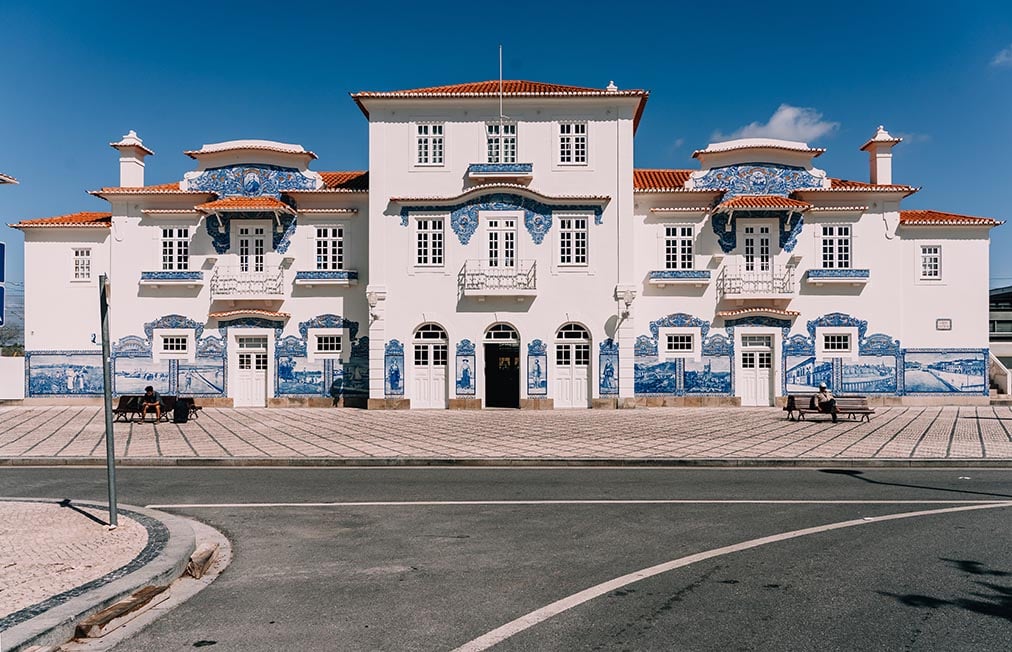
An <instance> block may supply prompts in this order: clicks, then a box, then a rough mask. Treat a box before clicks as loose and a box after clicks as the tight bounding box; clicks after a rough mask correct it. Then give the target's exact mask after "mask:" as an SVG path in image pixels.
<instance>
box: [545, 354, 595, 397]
mask: <svg viewBox="0 0 1012 652" xmlns="http://www.w3.org/2000/svg"><path fill="white" fill-rule="evenodd" d="M553 385H554V391H553V392H552V396H553V397H554V399H555V407H557V408H585V407H587V403H588V400H589V398H590V394H589V389H590V344H587V343H583V342H578V343H570V342H559V343H557V344H556V345H555V379H554V381H553Z"/></svg>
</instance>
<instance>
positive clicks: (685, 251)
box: [664, 226, 695, 269]
mask: <svg viewBox="0 0 1012 652" xmlns="http://www.w3.org/2000/svg"><path fill="white" fill-rule="evenodd" d="M693 240H694V233H693V228H692V227H691V226H666V227H664V269H693V268H694V267H695V264H694V260H695V259H694V257H693V255H692V244H693Z"/></svg>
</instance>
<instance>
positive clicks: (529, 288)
mask: <svg viewBox="0 0 1012 652" xmlns="http://www.w3.org/2000/svg"><path fill="white" fill-rule="evenodd" d="M515 262H516V264H515V265H514V266H510V267H506V266H503V265H502V261H501V260H500V261H498V264H493V263H492V262H491V261H488V260H469V261H467V262H466V263H464V266H463V267H462V268H461V270H460V276H459V279H458V280H459V283H460V289H461V292H462V293H463V295H464V296H465V297H488V296H501V297H525V296H533V295H535V294H536V293H537V272H536V266H535V263H534V261H533V260H518V261H515Z"/></svg>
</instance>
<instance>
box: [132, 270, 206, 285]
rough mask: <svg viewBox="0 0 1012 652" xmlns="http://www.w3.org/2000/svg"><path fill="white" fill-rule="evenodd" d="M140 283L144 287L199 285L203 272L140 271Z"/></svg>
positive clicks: (202, 282) (202, 280)
mask: <svg viewBox="0 0 1012 652" xmlns="http://www.w3.org/2000/svg"><path fill="white" fill-rule="evenodd" d="M140 284H141V285H142V286H145V287H152V288H157V287H180V286H181V287H187V288H194V287H200V286H201V285H203V284H204V273H203V272H201V271H199V270H198V271H192V272H191V271H188V270H164V271H158V272H141V280H140Z"/></svg>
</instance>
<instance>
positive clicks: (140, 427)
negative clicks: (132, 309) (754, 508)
mask: <svg viewBox="0 0 1012 652" xmlns="http://www.w3.org/2000/svg"><path fill="white" fill-rule="evenodd" d="M1010 431H1012V408H1010V407H1009V406H987V407H955V406H933V407H879V408H877V412H876V414H875V415H874V416H873V417H872V418H871V420H870V421H867V422H860V421H856V420H855V421H851V420H848V419H841V420H840V422H839V423H837V424H833V423H831V422H829V421H828V420H825V419H821V420H812V421H801V422H795V421H788V420H787V419H786V418H785V412H783V411H782V410H780V409H777V408H755V409H748V408H723V409H721V408H638V409H634V410H554V411H518V410H481V411H447V410H438V411H422V410H406V411H365V410H356V409H333V408H288V409H228V408H205V409H204V410H203V411H202V413H201V416H200V418H199V419H196V420H191V421H190V422H189V423H186V424H180V425H177V424H173V423H164V422H163V423H158V424H152V423H123V422H117V423H116V424H115V442H116V455H117V458H118V460H120V462H121V463H125V464H131V463H133V464H188V463H192V464H258V463H263V464H306V465H313V464H395V463H402V464H412V463H438V462H447V463H476V464H486V463H494V462H496V461H502V462H508V463H523V462H538V463H567V462H568V463H578V462H581V461H583V462H587V463H606V462H615V463H644V462H646V463H651V462H679V461H681V462H685V463H706V462H708V461H709V462H712V463H721V462H722V463H726V464H746V463H747V464H763V463H771V464H772V463H781V464H791V463H794V464H804V463H817V462H819V461H836V462H847V461H857V462H860V461H866V462H868V463H886V462H893V463H897V464H931V463H946V461H947V462H949V463H951V462H956V461H968V462H976V463H980V464H990V463H994V464H999V465H1003V464H1004V463H1005V462H1008V463H1009V464H1012V435H1010ZM103 432H104V422H103V416H102V412H101V409H100V408H98V407H90V406H88V407H82V406H74V407H67V406H45V407H44V406H39V407H22V406H16V407H2V408H0V464H37V463H56V464H59V463H68V464H91V463H95V464H98V463H103V462H104V459H105V440H104V435H103Z"/></svg>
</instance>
